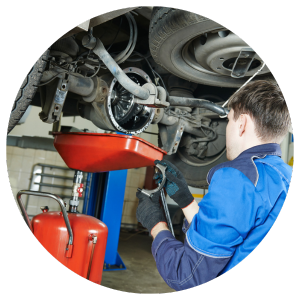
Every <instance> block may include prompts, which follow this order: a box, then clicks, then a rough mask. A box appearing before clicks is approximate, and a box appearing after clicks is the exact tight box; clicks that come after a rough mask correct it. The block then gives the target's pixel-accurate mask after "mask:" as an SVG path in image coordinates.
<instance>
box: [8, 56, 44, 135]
mask: <svg viewBox="0 0 300 300" xmlns="http://www.w3.org/2000/svg"><path fill="white" fill-rule="evenodd" d="M48 55H49V50H46V51H45V52H44V54H43V55H42V56H41V57H40V58H39V59H38V60H37V62H36V63H35V64H34V66H33V67H32V69H31V70H30V72H29V73H28V74H27V76H26V78H25V79H24V81H23V83H22V85H21V87H20V89H19V92H18V94H17V96H16V99H15V102H14V105H13V108H12V111H11V113H10V118H9V123H8V128H7V134H9V133H10V132H11V131H12V129H13V128H14V127H15V126H16V125H17V124H18V122H19V121H20V119H21V118H22V116H23V115H24V113H25V111H26V109H27V108H28V106H29V105H30V103H31V101H32V99H33V97H34V95H35V93H36V91H37V89H38V87H37V85H38V84H39V83H40V81H41V78H42V75H43V72H44V70H45V67H46V64H47V61H46V60H47V58H48Z"/></svg>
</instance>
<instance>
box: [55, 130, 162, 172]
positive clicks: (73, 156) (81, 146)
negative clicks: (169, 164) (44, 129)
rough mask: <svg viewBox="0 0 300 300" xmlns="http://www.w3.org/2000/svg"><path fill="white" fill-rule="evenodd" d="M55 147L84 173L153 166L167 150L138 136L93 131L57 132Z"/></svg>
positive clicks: (65, 159)
mask: <svg viewBox="0 0 300 300" xmlns="http://www.w3.org/2000/svg"><path fill="white" fill-rule="evenodd" d="M52 134H53V135H54V147H55V148H56V150H57V152H58V153H59V154H60V156H61V157H62V159H63V160H64V162H65V163H66V165H67V166H68V167H69V168H70V169H74V170H80V171H83V172H91V173H94V172H108V171H114V170H123V169H132V168H141V167H147V166H154V161H155V160H156V159H157V160H162V159H163V156H164V155H165V154H167V152H166V151H164V150H162V149H160V148H158V147H156V146H154V145H153V144H151V143H149V142H147V141H145V140H143V139H141V138H138V137H135V136H128V135H121V134H107V133H91V132H68V133H62V132H54V133H52Z"/></svg>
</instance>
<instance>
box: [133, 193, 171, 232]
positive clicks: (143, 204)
mask: <svg viewBox="0 0 300 300" xmlns="http://www.w3.org/2000/svg"><path fill="white" fill-rule="evenodd" d="M159 195H160V191H159V192H156V193H155V194H154V195H152V198H150V197H148V196H147V195H145V194H143V193H142V192H140V191H137V193H136V196H137V197H138V198H139V205H138V207H137V210H136V218H137V219H138V221H139V222H140V223H141V224H142V225H143V226H144V227H146V228H147V229H148V231H149V232H150V234H151V230H152V228H153V227H154V226H155V225H156V224H158V223H160V222H165V223H166V219H165V216H164V213H163V211H162V210H161V208H160V207H159Z"/></svg>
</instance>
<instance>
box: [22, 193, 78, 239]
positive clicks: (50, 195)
mask: <svg viewBox="0 0 300 300" xmlns="http://www.w3.org/2000/svg"><path fill="white" fill-rule="evenodd" d="M22 194H25V195H32V196H39V197H47V198H52V199H54V200H55V201H57V202H58V204H59V205H60V208H61V211H62V214H63V217H64V220H65V223H66V226H67V230H68V233H69V245H72V244H73V232H72V228H71V225H70V222H69V218H68V214H67V211H66V208H65V206H64V202H63V200H62V199H61V198H60V197H58V196H57V195H54V194H50V193H45V192H37V191H30V190H21V191H19V192H18V194H17V201H18V203H19V206H20V208H21V210H22V213H23V216H24V218H25V221H26V223H27V222H28V220H29V218H28V215H27V212H26V211H25V209H24V206H23V202H22V200H21V195H22ZM26 216H27V219H28V220H27V219H26ZM27 225H28V226H29V228H30V229H31V231H32V227H31V224H30V221H29V224H28V223H27Z"/></svg>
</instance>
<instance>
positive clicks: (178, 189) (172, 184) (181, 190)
mask: <svg viewBox="0 0 300 300" xmlns="http://www.w3.org/2000/svg"><path fill="white" fill-rule="evenodd" d="M154 163H155V165H157V164H161V165H163V166H166V167H167V169H166V177H167V180H166V183H165V188H166V192H167V194H168V195H169V196H170V197H171V198H172V199H173V200H174V201H175V202H176V203H177V204H178V205H179V207H180V208H185V207H187V206H188V205H190V204H191V203H192V202H193V200H194V197H193V195H192V194H191V192H190V191H189V188H188V185H187V183H186V181H185V179H184V177H183V175H182V173H181V172H180V171H179V170H178V169H177V167H175V166H174V165H173V164H172V163H170V162H169V161H166V160H162V161H159V160H156V161H155V162H154ZM153 179H155V180H157V181H156V183H158V184H159V183H161V181H162V174H161V173H156V174H155V175H154V177H153Z"/></svg>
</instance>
